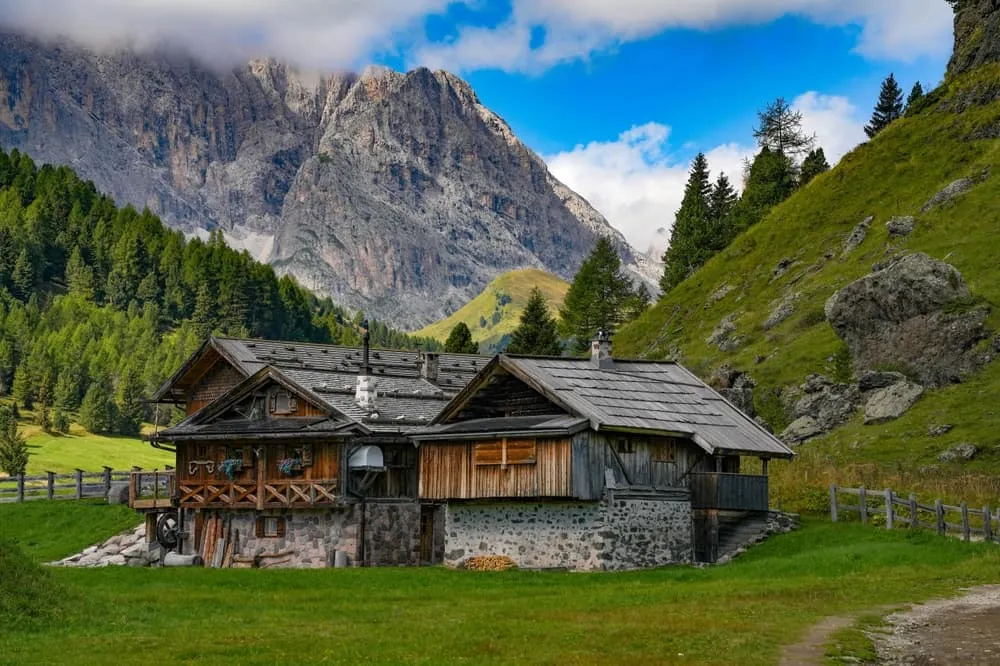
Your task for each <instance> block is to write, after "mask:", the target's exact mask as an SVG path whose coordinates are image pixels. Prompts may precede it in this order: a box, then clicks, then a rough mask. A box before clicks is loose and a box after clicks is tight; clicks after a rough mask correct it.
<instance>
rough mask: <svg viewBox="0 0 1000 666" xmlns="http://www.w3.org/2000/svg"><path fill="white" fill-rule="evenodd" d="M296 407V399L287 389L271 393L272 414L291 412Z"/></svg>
mask: <svg viewBox="0 0 1000 666" xmlns="http://www.w3.org/2000/svg"><path fill="white" fill-rule="evenodd" d="M297 408H298V401H297V400H296V399H295V396H293V395H292V394H291V393H289V392H288V391H285V390H280V391H275V392H274V393H272V394H271V413H272V414H292V413H294V412H295V410H296V409H297Z"/></svg>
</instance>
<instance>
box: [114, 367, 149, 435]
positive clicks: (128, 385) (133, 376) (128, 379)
mask: <svg viewBox="0 0 1000 666" xmlns="http://www.w3.org/2000/svg"><path fill="white" fill-rule="evenodd" d="M142 400H143V395H142V378H141V377H140V375H139V371H138V370H137V369H136V368H135V366H132V365H130V366H128V367H127V368H126V369H125V372H124V373H123V374H122V378H121V380H120V381H119V382H118V390H117V391H116V392H115V405H116V406H117V408H118V409H117V412H118V427H117V432H118V433H119V434H121V435H138V434H139V430H140V428H141V427H142V421H143V419H144V418H145V416H146V406H145V405H144V404H143V402H142Z"/></svg>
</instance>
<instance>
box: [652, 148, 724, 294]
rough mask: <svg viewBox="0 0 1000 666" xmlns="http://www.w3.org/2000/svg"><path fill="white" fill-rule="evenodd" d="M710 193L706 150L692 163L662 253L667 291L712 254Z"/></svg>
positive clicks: (663, 277) (661, 284)
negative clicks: (710, 244)
mask: <svg viewBox="0 0 1000 666" xmlns="http://www.w3.org/2000/svg"><path fill="white" fill-rule="evenodd" d="M711 193H712V183H711V180H710V174H709V170H708V160H707V159H706V158H705V155H704V154H703V153H699V154H698V156H697V157H695V158H694V162H692V164H691V172H690V174H689V175H688V181H687V185H685V187H684V198H683V199H682V200H681V207H680V208H679V209H678V210H677V215H676V216H675V218H674V226H673V229H671V231H670V245H669V246H667V251H666V252H664V253H663V276H662V277H661V278H660V289H661V290H662V291H663V293H665V294H666V293H668V292H669V291H670V290H671V289H673V288H674V287H676V286H677V285H678V284H680V283H681V282H683V281H684V279H685V278H687V276H688V275H690V274H691V273H693V272H694V271H695V269H697V268H698V267H699V266H701V265H702V264H703V263H705V260H706V259H707V258H708V257H709V256H711V251H710V248H709V238H710V234H711V226H712V224H711V208H710V205H709V197H710V195H711Z"/></svg>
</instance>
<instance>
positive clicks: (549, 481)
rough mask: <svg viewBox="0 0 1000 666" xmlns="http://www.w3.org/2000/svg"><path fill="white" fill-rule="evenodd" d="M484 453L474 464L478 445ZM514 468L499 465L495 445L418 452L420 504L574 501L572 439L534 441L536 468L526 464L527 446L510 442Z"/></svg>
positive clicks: (446, 445)
mask: <svg viewBox="0 0 1000 666" xmlns="http://www.w3.org/2000/svg"><path fill="white" fill-rule="evenodd" d="M477 443H478V444H483V445H484V447H483V448H484V449H486V451H484V452H483V453H482V454H481V457H480V459H479V462H480V464H477V463H476V444H477ZM511 443H513V446H511V447H510V448H509V449H508V450H509V451H510V452H511V460H515V461H517V462H516V463H511V464H506V465H504V464H497V462H496V461H494V460H492V459H491V458H492V455H491V454H492V451H493V450H495V448H496V446H497V445H498V444H501V442H498V441H497V440H493V439H491V440H482V441H481V442H464V441H460V442H435V443H425V444H421V446H420V497H421V498H422V499H480V498H483V499H485V498H501V497H572V483H571V471H570V464H571V458H572V446H571V443H570V440H569V439H568V438H563V439H538V440H535V441H534V443H535V455H534V462H525V461H526V460H528V456H527V455H526V454H524V453H523V452H524V450H525V448H526V447H525V445H524V440H523V439H519V440H511Z"/></svg>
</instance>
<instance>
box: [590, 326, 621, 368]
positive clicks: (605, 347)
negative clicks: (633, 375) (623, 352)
mask: <svg viewBox="0 0 1000 666" xmlns="http://www.w3.org/2000/svg"><path fill="white" fill-rule="evenodd" d="M590 363H591V365H593V366H594V367H595V368H600V369H602V370H607V369H609V368H613V367H614V366H615V362H614V360H613V359H612V358H611V336H609V335H608V333H607V331H598V332H597V337H596V338H594V341H593V342H591V343H590Z"/></svg>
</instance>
